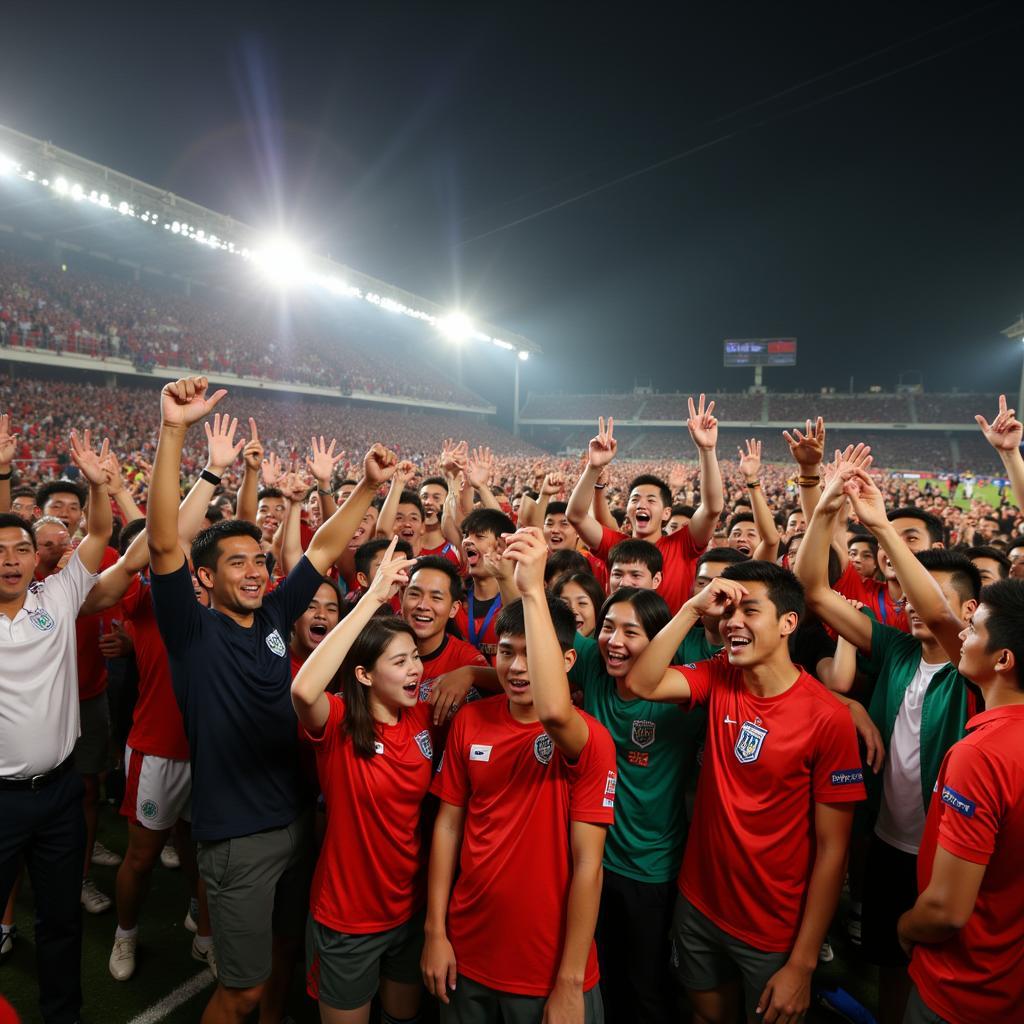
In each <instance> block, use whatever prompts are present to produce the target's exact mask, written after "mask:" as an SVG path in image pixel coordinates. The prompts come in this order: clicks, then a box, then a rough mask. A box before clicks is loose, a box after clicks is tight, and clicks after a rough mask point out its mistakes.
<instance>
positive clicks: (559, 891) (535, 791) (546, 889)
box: [432, 694, 616, 996]
mask: <svg viewBox="0 0 1024 1024" xmlns="http://www.w3.org/2000/svg"><path fill="white" fill-rule="evenodd" d="M578 714H581V715H583V718H584V719H585V721H586V723H587V725H588V726H589V728H590V738H589V739H588V741H587V745H586V746H585V747H584V748H583V751H582V753H581V754H580V756H579V759H578V760H577V762H576V763H575V764H573V765H570V764H568V763H567V762H566V761H565V759H564V758H563V757H562V755H561V754H560V753H559V752H558V749H557V748H556V747H555V746H554V744H553V743H552V741H551V737H550V736H548V735H547V733H545V732H544V730H543V728H542V727H541V724H540V723H539V722H533V723H529V724H524V723H521V722H517V721H516V720H515V719H514V718H513V717H512V714H511V712H510V711H509V709H508V700H507V698H506V697H505V695H504V694H501V695H499V696H496V697H490V698H488V699H487V700H481V701H477V702H476V703H474V704H469V705H467V706H466V707H464V708H463V709H462V710H461V711H460V712H459V713H458V714H457V715H456V716H455V718H454V720H453V721H452V725H451V731H450V733H449V735H448V744H447V746H446V747H445V753H444V757H443V759H442V762H441V770H440V772H439V773H438V775H437V777H436V779H435V780H434V785H433V787H432V791H433V792H434V793H435V794H436V795H437V796H438V797H440V798H441V799H442V800H444V801H445V802H446V803H449V804H454V805H455V806H457V807H464V808H465V809H466V824H465V829H464V831H463V836H462V853H461V858H460V874H459V877H458V880H457V881H456V882H455V888H454V890H453V892H452V896H451V901H450V903H449V905H448V938H449V940H450V941H451V944H452V946H453V947H454V949H455V958H456V962H457V963H458V969H459V973H460V974H465V975H466V977H468V978H472V979H473V980H474V981H477V982H479V983H480V984H482V985H487V986H489V987H490V988H494V989H498V990H499V991H501V992H512V993H516V994H519V995H527V996H547V995H548V994H549V993H550V992H551V989H552V988H553V987H554V984H555V980H556V977H557V975H558V966H559V963H560V962H561V957H562V946H563V944H564V942H565V914H566V901H567V899H568V896H569V884H570V882H571V881H572V853H571V847H570V836H569V829H570V822H572V821H582V822H590V823H593V824H600V825H611V824H612V822H613V820H614V817H613V807H614V804H615V780H616V774H615V744H614V743H613V742H612V738H611V736H610V735H609V734H608V730H607V729H605V727H604V726H603V725H601V724H600V723H599V722H598V721H597V720H596V719H594V718H591V717H590V716H589V715H587V714H584V713H583V712H578ZM598 979H599V974H598V968H597V952H596V950H595V948H594V946H593V944H591V947H590V955H589V957H588V958H587V970H586V977H585V980H584V982H583V988H584V991H589V990H590V989H591V988H593V986H594V985H596V984H597V982H598Z"/></svg>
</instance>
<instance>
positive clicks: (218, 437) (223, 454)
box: [178, 412, 252, 544]
mask: <svg viewBox="0 0 1024 1024" xmlns="http://www.w3.org/2000/svg"><path fill="white" fill-rule="evenodd" d="M250 422H252V421H250ZM203 429H204V430H205V431H206V450H207V456H206V466H205V467H204V469H203V471H202V473H201V474H200V476H199V479H198V480H196V482H195V483H194V484H193V485H192V486H191V487H190V488H189V492H188V494H186V495H185V500H184V501H183V502H182V503H181V506H180V507H179V509H178V538H179V540H180V541H181V542H182V544H191V543H192V541H193V540H195V538H196V537H197V536H198V534H199V531H200V530H201V529H202V528H203V519H205V518H206V510H207V509H208V508H209V507H210V502H211V501H213V496H214V495H215V494H216V493H217V487H218V486H219V484H220V478H221V477H222V476H223V475H224V474H225V473H226V472H227V471H228V469H230V467H231V466H232V464H233V463H234V461H235V459H237V458H238V453H239V452H240V451H241V450H242V446H243V445H244V444H245V441H244V440H242V441H238V442H237V443H236V442H235V434H236V433H237V431H238V420H237V419H235V418H232V417H229V416H228V415H226V414H225V415H223V416H222V415H221V414H220V413H219V412H217V413H214V414H213V425H212V426H211V425H210V423H209V422H206V423H204V424H203ZM211 477H213V478H214V479H215V480H216V481H217V482H216V483H214V480H211V479H210V478H211Z"/></svg>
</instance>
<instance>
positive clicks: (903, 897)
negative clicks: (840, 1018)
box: [860, 833, 917, 967]
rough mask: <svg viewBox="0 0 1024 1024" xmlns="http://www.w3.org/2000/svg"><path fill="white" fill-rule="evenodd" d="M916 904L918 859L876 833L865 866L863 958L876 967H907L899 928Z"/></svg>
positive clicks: (907, 961)
mask: <svg viewBox="0 0 1024 1024" xmlns="http://www.w3.org/2000/svg"><path fill="white" fill-rule="evenodd" d="M916 902H917V856H916V854H913V853H904V852H903V850H897V849H896V847H895V846H890V845H889V844H888V843H887V842H886V841H885V840H884V839H879V838H878V836H876V835H875V834H874V833H872V835H871V841H870V842H869V843H868V852H867V857H866V858H865V863H864V899H863V910H862V913H861V935H862V938H861V947H860V950H861V956H863V958H864V959H865V960H866V961H867V962H868V963H869V964H874V965H875V966H876V967H906V966H907V964H908V963H910V961H909V960H908V959H907V955H906V953H904V952H903V947H902V946H901V945H900V940H899V935H898V934H897V933H896V925H897V922H898V921H899V919H900V916H901V915H902V914H903V913H905V912H906V911H908V910H910V908H911V907H912V906H913V905H914V904H915V903H916Z"/></svg>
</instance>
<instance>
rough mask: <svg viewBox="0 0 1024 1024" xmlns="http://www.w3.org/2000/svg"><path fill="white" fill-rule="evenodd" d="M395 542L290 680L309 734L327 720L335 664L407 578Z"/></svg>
mask: <svg viewBox="0 0 1024 1024" xmlns="http://www.w3.org/2000/svg"><path fill="white" fill-rule="evenodd" d="M346 504H348V502H346ZM397 544H398V538H397V537H396V538H394V539H393V540H392V541H391V544H390V546H389V547H388V549H387V551H386V552H385V553H384V560H383V561H382V562H381V564H380V567H379V568H378V569H377V575H376V576H374V578H373V582H372V583H371V584H370V586H369V587H367V589H366V593H365V594H363V596H362V597H361V598H360V599H359V603H358V604H357V605H356V606H355V608H353V609H352V611H350V612H349V613H348V615H346V616H345V618H343V619H342V620H341V622H339V623H338V624H337V625H336V626H335V627H334V629H332V630H331V631H330V633H328V634H327V636H326V637H324V639H323V640H322V641H321V642H320V644H319V646H318V647H317V648H316V650H315V651H313V653H312V654H311V655H310V656H309V657H308V658H307V659H306V660H305V662H304V663H303V665H302V668H300V669H299V672H298V675H296V676H295V678H294V679H293V680H292V707H294V708H295V714H296V715H297V716H298V719H299V723H300V724H301V725H302V727H303V728H304V729H305V730H306V732H308V733H309V734H310V735H311V736H319V735H320V734H321V733H322V732H323V729H324V725H325V724H326V723H327V716H328V713H329V710H330V705H329V703H328V699H327V695H326V693H325V692H324V691H325V690H326V689H327V684H328V683H329V682H330V681H331V680H332V679H333V678H334V676H335V673H336V672H337V671H338V666H339V665H341V663H342V662H343V661H344V660H345V655H347V654H348V652H349V651H350V650H351V648H352V645H353V644H354V643H355V642H356V639H357V638H358V636H359V634H360V633H361V632H362V631H363V627H364V626H365V625H366V624H367V623H368V622H369V621H370V619H372V618H373V616H374V615H375V614H376V612H377V610H378V609H379V608H380V607H381V606H382V605H385V604H387V603H388V602H389V601H390V600H391V598H392V597H394V595H395V594H396V593H398V588H399V586H401V585H402V584H404V583H407V582H408V580H409V575H408V569H409V566H411V565H412V564H413V559H410V558H397V559H396V558H395V546H396V545H397Z"/></svg>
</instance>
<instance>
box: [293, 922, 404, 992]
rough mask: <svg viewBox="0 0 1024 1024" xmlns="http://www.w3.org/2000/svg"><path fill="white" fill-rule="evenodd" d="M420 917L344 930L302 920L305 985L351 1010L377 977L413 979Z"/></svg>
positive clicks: (376, 982) (374, 986)
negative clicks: (379, 928) (368, 929)
mask: <svg viewBox="0 0 1024 1024" xmlns="http://www.w3.org/2000/svg"><path fill="white" fill-rule="evenodd" d="M423 917H424V911H422V910H421V911H420V912H419V913H418V914H416V915H415V916H414V917H413V918H411V919H410V920H408V921H406V922H405V924H400V925H398V927H396V928H390V929H388V930H387V931H386V932H373V933H371V934H369V935H350V934H348V933H346V932H336V931H334V929H333V928H328V927H327V926H326V925H322V924H320V923H319V922H318V921H314V920H313V916H312V914H311V915H310V916H309V919H308V922H307V924H306V991H307V992H308V993H309V995H310V996H311V997H312V998H313V999H318V1000H319V1001H320V1002H321V1003H324V1004H325V1005H326V1006H329V1007H331V1008H332V1009H335V1010H357V1009H359V1007H360V1006H365V1005H366V1004H367V1003H368V1002H369V1001H370V1000H371V999H373V997H374V995H376V993H377V988H378V986H379V985H380V979H381V978H387V979H388V980H389V981H397V982H400V983H404V984H407V985H419V984H420V983H421V982H422V980H423V975H422V974H421V973H420V954H421V953H422V952H423Z"/></svg>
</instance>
